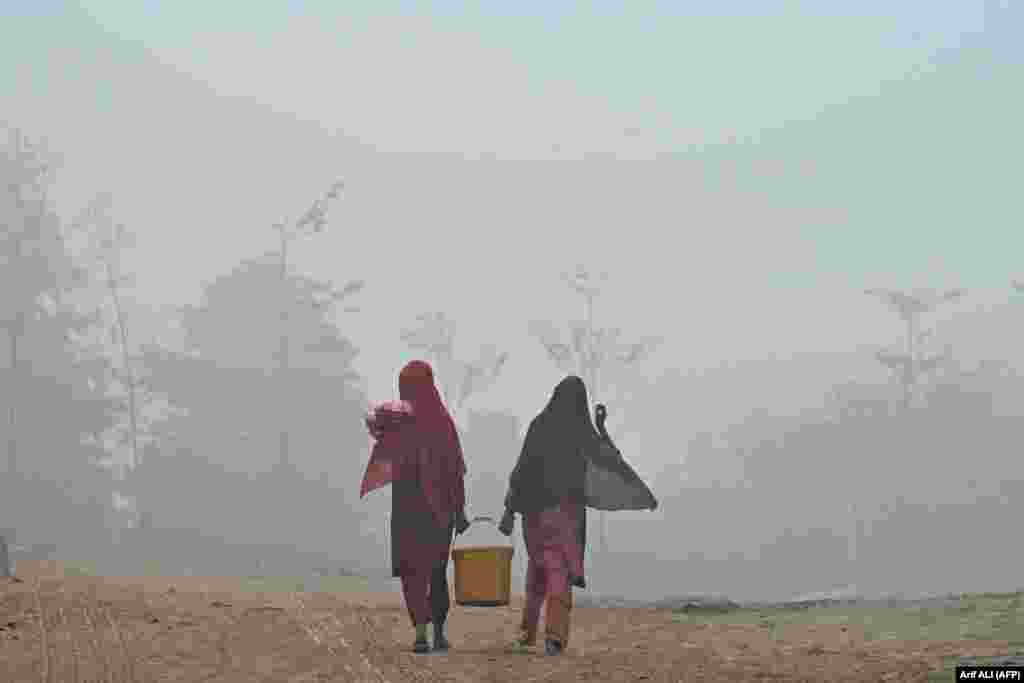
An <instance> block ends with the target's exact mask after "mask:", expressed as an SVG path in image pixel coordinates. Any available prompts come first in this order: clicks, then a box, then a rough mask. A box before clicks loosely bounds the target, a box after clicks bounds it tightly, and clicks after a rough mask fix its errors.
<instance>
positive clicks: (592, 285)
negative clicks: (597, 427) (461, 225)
mask: <svg viewBox="0 0 1024 683" xmlns="http://www.w3.org/2000/svg"><path fill="white" fill-rule="evenodd" d="M561 279H562V280H563V281H564V282H565V283H566V284H567V285H568V286H569V287H570V288H571V289H572V290H573V291H574V292H576V293H577V294H578V295H579V296H580V297H581V298H582V300H583V319H582V320H578V319H577V320H573V319H570V320H569V322H568V328H569V329H568V331H569V335H568V336H569V339H568V341H564V338H563V336H562V334H561V333H560V331H559V330H558V327H557V326H556V325H554V324H553V323H551V322H549V321H532V322H531V323H530V325H529V328H530V332H531V333H532V334H533V336H534V337H536V339H537V340H538V341H539V342H540V344H541V345H542V346H543V347H544V350H545V351H546V352H547V355H548V358H549V359H550V360H551V361H552V362H553V363H554V364H555V365H556V366H557V367H558V369H560V370H561V371H563V372H566V373H574V374H577V375H579V377H580V378H582V379H583V381H584V382H585V383H586V385H587V389H588V391H589V393H590V399H591V401H593V402H595V403H597V402H604V403H607V404H608V405H609V406H610V407H611V410H613V411H614V415H615V418H614V420H613V423H612V425H611V427H610V432H611V433H612V435H621V434H622V433H624V431H625V430H624V429H623V427H624V425H625V424H627V422H626V420H624V419H622V414H623V413H627V411H626V410H625V404H626V399H628V397H629V396H630V384H631V380H633V379H634V377H635V373H636V369H637V365H638V364H639V363H641V362H643V361H645V360H647V359H648V358H649V357H650V355H651V354H652V353H653V352H654V351H655V350H656V349H657V348H658V347H659V346H660V345H661V343H662V341H663V340H662V339H661V338H660V337H647V338H643V339H640V340H638V341H635V342H627V341H624V340H623V331H622V329H620V328H618V327H598V326H596V325H595V323H594V303H595V301H596V300H597V299H598V298H599V297H600V295H601V294H602V293H603V292H604V288H605V285H606V283H607V281H608V274H607V273H605V272H594V271H593V270H591V269H588V268H586V267H585V266H583V265H578V266H577V267H576V270H575V271H574V272H571V273H570V272H563V273H562V274H561ZM627 414H628V413H627ZM599 521H600V525H601V526H600V532H601V545H602V550H605V551H606V550H607V549H608V539H607V532H606V524H605V515H604V513H603V512H602V513H601V514H600V515H599Z"/></svg>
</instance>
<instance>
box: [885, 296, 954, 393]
mask: <svg viewBox="0 0 1024 683" xmlns="http://www.w3.org/2000/svg"><path fill="white" fill-rule="evenodd" d="M966 293H967V292H966V290H964V289H951V290H948V291H946V292H936V291H932V290H917V291H914V292H900V291H896V290H891V289H869V290H866V291H865V294H868V295H870V296H877V297H879V298H881V299H882V300H883V301H884V302H885V304H886V305H887V306H888V307H889V308H890V309H891V310H892V311H893V312H894V313H896V315H898V316H899V317H900V320H902V321H903V324H904V325H905V327H906V347H905V349H904V350H901V351H880V352H878V353H877V354H876V357H877V358H878V360H879V362H880V363H882V364H883V365H885V366H886V367H888V368H889V369H890V370H892V371H893V372H894V373H895V374H896V376H897V378H898V380H899V382H900V384H901V385H902V386H903V398H904V403H905V405H906V407H908V408H909V407H911V406H912V405H913V402H914V396H915V392H916V390H917V388H918V386H919V385H920V382H921V380H922V379H923V378H924V377H925V376H927V375H929V374H931V373H932V372H934V371H935V370H936V369H938V368H939V367H941V366H942V365H943V364H944V363H945V362H946V361H947V360H948V353H939V354H933V355H930V356H924V355H923V354H922V350H923V348H924V346H925V344H926V343H927V342H928V341H929V340H930V339H931V338H932V331H931V330H922V329H921V318H922V316H924V315H925V314H927V313H931V312H932V311H934V310H935V309H936V308H938V307H939V306H940V305H942V304H944V303H947V302H950V301H956V300H958V299H960V298H961V297H963V296H964V295H965V294H966Z"/></svg>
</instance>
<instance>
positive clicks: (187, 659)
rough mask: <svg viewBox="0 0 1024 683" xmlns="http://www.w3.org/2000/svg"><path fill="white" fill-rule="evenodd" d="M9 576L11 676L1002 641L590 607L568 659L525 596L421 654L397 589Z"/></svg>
mask: <svg viewBox="0 0 1024 683" xmlns="http://www.w3.org/2000/svg"><path fill="white" fill-rule="evenodd" d="M19 577H20V579H21V580H22V581H21V582H20V583H14V582H6V581H0V671H6V672H10V675H9V676H8V677H6V678H3V680H4V681H11V682H12V683H17V682H21V681H26V682H28V681H47V682H49V681H52V682H54V683H78V682H80V681H126V682H127V681H132V682H134V681H182V682H183V683H197V682H198V681H223V682H228V681H230V682H235V681H239V682H240V681H247V682H249V681H267V682H270V681H274V682H278V681H280V682H286V681H287V682H297V681H371V682H377V683H379V682H381V681H391V682H393V683H395V682H398V681H424V682H425V681H438V682H440V681H450V682H455V681H457V682H469V681H473V682H483V681H515V682H517V683H526V682H529V681H651V682H654V681H754V680H780V681H783V680H784V681H880V680H882V681H889V680H893V681H925V680H928V679H929V672H932V671H934V670H936V669H939V668H941V666H942V658H943V657H949V656H956V655H962V654H965V653H968V652H969V653H971V654H973V655H976V656H987V655H998V654H1001V653H1002V652H1003V651H1005V644H1002V643H995V642H994V643H990V644H986V645H985V646H983V647H979V645H978V643H977V642H973V643H970V644H968V643H956V642H929V643H924V642H895V643H893V642H865V640H864V637H863V634H862V633H859V632H857V629H854V628H849V629H846V628H845V627H824V626H806V627H800V628H799V629H793V630H790V631H789V632H787V633H785V634H783V636H781V637H780V636H778V635H776V636H774V637H773V636H772V635H771V634H770V633H768V631H767V630H766V629H764V628H763V627H760V626H757V625H736V626H729V625H715V626H710V625H707V624H683V623H676V622H675V621H673V618H672V614H671V613H669V612H666V611H658V610H651V609H598V608H577V609H576V610H575V611H574V613H573V642H572V643H570V646H569V649H568V651H567V652H566V654H565V655H563V656H562V657H545V656H543V654H542V653H541V652H536V653H533V654H525V655H524V654H512V653H510V652H508V651H507V645H508V643H509V642H510V639H511V638H512V637H513V635H514V634H515V629H516V625H517V623H518V618H519V611H518V610H519V605H520V603H519V600H518V599H515V600H514V603H513V605H512V606H511V607H509V608H460V607H456V608H454V609H453V613H452V616H451V618H450V626H449V630H450V639H451V640H452V644H453V649H452V651H450V652H449V653H446V654H429V655H414V654H412V653H411V652H410V651H409V650H410V645H411V636H412V633H411V627H410V626H409V623H408V619H407V617H406V613H405V610H404V608H403V607H402V604H401V601H400V597H399V595H398V593H397V591H396V592H394V593H358V594H344V595H337V594H335V595H328V594H294V593H293V594H287V593H277V594H261V593H254V592H251V591H244V590H242V589H241V588H240V586H239V583H238V581H237V580H232V579H228V578H222V579H218V578H205V579H204V578H196V577H190V578H187V579H186V578H179V577H174V578H168V579H149V578H145V579H143V578H134V577H128V578H86V577H75V576H70V577H65V576H63V574H62V572H61V570H60V567H59V566H58V565H54V564H49V563H40V564H38V565H33V566H25V565H19Z"/></svg>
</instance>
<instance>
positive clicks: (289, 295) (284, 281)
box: [274, 181, 366, 465]
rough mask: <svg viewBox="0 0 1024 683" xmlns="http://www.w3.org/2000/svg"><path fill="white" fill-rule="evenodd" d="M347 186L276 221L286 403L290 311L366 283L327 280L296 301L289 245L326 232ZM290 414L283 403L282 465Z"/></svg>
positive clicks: (326, 303) (324, 302) (328, 301)
mask: <svg viewBox="0 0 1024 683" xmlns="http://www.w3.org/2000/svg"><path fill="white" fill-rule="evenodd" d="M343 187H344V183H343V182H341V181H337V182H335V183H333V184H332V185H331V186H330V187H329V188H328V190H327V192H326V193H325V194H324V196H323V197H320V198H318V199H316V200H315V201H314V202H313V203H312V204H311V205H310V207H309V208H308V209H307V210H306V211H305V213H303V214H302V216H301V217H300V218H299V219H298V220H296V221H295V222H293V223H291V224H288V223H284V222H281V223H276V224H274V229H275V230H276V231H277V233H278V238H279V240H280V251H279V255H280V261H279V268H280V282H281V288H280V299H281V300H280V302H279V316H280V322H281V326H280V338H279V348H278V378H279V383H280V396H281V400H282V402H283V403H285V404H286V403H287V402H288V401H289V400H290V396H289V391H288V387H289V383H288V376H289V369H290V362H289V361H290V358H289V357H290V349H289V344H290V336H291V335H290V325H289V313H290V311H291V310H292V308H293V307H294V306H296V305H301V306H313V307H315V308H318V309H322V308H327V307H335V306H337V304H339V303H340V302H341V301H343V300H345V299H347V298H349V297H350V296H352V295H354V294H357V293H358V292H360V291H361V290H362V289H363V288H364V287H365V286H366V283H365V282H364V281H362V280H353V281H351V282H349V283H347V284H346V285H344V286H343V287H341V288H336V287H335V286H334V285H333V284H331V283H324V284H323V286H322V287H318V289H317V290H316V291H315V292H310V293H309V295H308V297H304V298H303V299H302V300H301V301H293V300H292V299H293V296H294V288H293V287H291V286H289V279H290V278H291V271H290V267H291V264H290V263H289V260H288V256H289V254H288V247H289V245H290V244H291V243H292V242H294V241H295V240H297V239H298V238H300V237H308V236H310V235H314V234H319V233H321V232H323V230H324V228H325V227H326V226H327V208H328V206H329V205H330V203H331V202H332V201H334V200H336V199H338V198H339V197H340V195H341V191H342V189H343ZM344 310H345V311H346V312H355V311H356V310H357V309H356V308H353V307H346V308H345V309H344ZM318 350H320V351H325V352H327V351H331V350H332V349H330V348H322V349H318ZM288 414H290V411H288V410H285V409H284V406H282V410H281V412H280V415H281V419H282V425H281V429H280V446H279V448H280V450H279V460H280V464H281V465H286V464H287V463H289V462H290V454H289V440H290V429H289V426H288V424H287V418H286V417H285V416H286V415H288Z"/></svg>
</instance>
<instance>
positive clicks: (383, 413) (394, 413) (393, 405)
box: [359, 401, 413, 498]
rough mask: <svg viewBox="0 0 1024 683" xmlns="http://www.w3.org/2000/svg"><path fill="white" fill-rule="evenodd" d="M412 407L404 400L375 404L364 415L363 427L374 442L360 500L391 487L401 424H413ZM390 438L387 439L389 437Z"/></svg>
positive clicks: (361, 488) (360, 489) (361, 487)
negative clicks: (375, 491) (381, 488)
mask: <svg viewBox="0 0 1024 683" xmlns="http://www.w3.org/2000/svg"><path fill="white" fill-rule="evenodd" d="M412 420H413V414H412V406H411V405H410V404H409V403H407V402H406V401H385V402H384V403H379V404H377V405H376V406H375V407H374V408H373V410H371V411H370V413H369V414H368V415H367V416H366V428H367V429H368V430H370V435H371V436H373V438H374V439H375V440H376V443H375V444H374V446H373V451H372V452H371V453H370V462H369V463H367V465H366V473H365V474H364V475H363V483H362V485H361V486H360V487H359V497H360V498H362V497H363V496H365V495H366V494H367V493H369V492H370V491H373V490H375V489H379V488H380V487H382V486H386V485H387V484H390V483H391V482H392V481H393V480H394V477H395V456H396V455H397V454H398V452H399V451H398V450H397V449H399V448H400V443H401V439H400V438H399V437H398V436H397V434H398V432H399V431H400V430H401V428H402V425H404V424H407V423H409V422H412ZM388 437H390V438H388Z"/></svg>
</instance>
